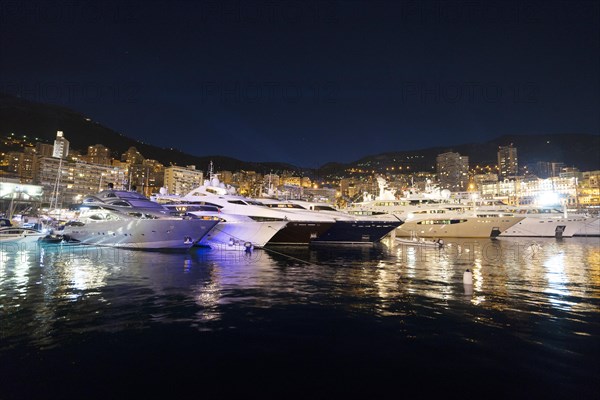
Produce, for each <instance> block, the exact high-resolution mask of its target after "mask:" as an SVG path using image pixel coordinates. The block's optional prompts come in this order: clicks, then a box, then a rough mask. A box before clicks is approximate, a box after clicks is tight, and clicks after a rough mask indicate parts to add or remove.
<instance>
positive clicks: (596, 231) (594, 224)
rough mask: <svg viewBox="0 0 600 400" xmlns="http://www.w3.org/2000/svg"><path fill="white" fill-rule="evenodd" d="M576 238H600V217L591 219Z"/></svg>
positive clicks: (576, 234)
mask: <svg viewBox="0 0 600 400" xmlns="http://www.w3.org/2000/svg"><path fill="white" fill-rule="evenodd" d="M574 236H600V217H590V218H588V219H587V220H586V222H585V224H584V225H583V227H581V229H580V230H579V231H577V232H576V233H575V235H574Z"/></svg>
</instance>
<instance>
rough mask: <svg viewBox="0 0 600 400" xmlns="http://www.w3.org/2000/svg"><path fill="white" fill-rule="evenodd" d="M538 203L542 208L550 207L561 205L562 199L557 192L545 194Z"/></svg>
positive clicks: (540, 196)
mask: <svg viewBox="0 0 600 400" xmlns="http://www.w3.org/2000/svg"><path fill="white" fill-rule="evenodd" d="M537 202H538V204H539V205H541V206H549V205H553V204H559V203H560V198H559V196H558V193H556V192H544V193H541V194H540V195H539V196H538V198H537Z"/></svg>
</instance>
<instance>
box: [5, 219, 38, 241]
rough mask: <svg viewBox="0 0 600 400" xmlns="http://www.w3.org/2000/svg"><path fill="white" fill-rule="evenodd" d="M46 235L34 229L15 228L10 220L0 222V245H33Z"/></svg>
mask: <svg viewBox="0 0 600 400" xmlns="http://www.w3.org/2000/svg"><path fill="white" fill-rule="evenodd" d="M45 236H46V234H45V233H43V232H40V231H38V230H36V229H33V228H24V227H21V226H14V225H12V224H11V222H10V220H8V219H5V218H2V219H1V220H0V244H1V243H32V242H37V241H38V240H39V239H41V238H43V237H45Z"/></svg>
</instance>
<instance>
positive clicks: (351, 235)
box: [259, 198, 402, 244]
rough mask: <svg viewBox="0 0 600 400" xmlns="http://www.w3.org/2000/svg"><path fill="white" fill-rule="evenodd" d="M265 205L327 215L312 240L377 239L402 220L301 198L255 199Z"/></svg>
mask: <svg viewBox="0 0 600 400" xmlns="http://www.w3.org/2000/svg"><path fill="white" fill-rule="evenodd" d="M259 200H260V201H261V202H262V203H263V204H265V205H266V206H267V207H271V208H274V209H277V210H284V211H287V212H290V213H306V212H311V213H315V214H319V215H322V216H327V217H331V218H333V219H334V220H335V224H334V225H333V226H332V227H331V228H330V229H329V230H328V231H327V232H325V233H324V234H323V235H321V236H319V237H317V238H315V239H314V240H312V241H311V243H312V244H328V243H329V244H333V243H337V244H372V243H376V242H379V241H380V240H381V239H383V238H384V237H385V236H387V235H388V234H389V233H390V232H392V231H394V229H396V228H397V227H398V226H400V225H401V224H402V221H401V220H400V219H399V218H396V217H394V216H392V215H382V216H353V215H350V214H347V213H344V212H341V211H339V210H337V209H335V208H334V207H332V206H331V205H329V204H325V203H317V202H308V201H303V200H277V199H270V198H260V199H259Z"/></svg>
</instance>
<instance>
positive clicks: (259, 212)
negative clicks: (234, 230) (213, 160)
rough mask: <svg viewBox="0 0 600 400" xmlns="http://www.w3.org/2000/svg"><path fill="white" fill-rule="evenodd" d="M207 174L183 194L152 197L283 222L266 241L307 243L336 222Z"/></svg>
mask: <svg viewBox="0 0 600 400" xmlns="http://www.w3.org/2000/svg"><path fill="white" fill-rule="evenodd" d="M210 176H211V179H208V180H206V181H205V182H204V185H201V186H199V187H197V188H195V189H193V190H192V191H190V192H189V193H188V194H186V195H184V196H172V195H167V194H159V195H157V196H155V197H154V199H156V201H158V202H161V203H166V202H186V203H192V204H202V205H212V206H216V207H217V208H218V209H219V211H220V212H221V213H222V214H223V215H230V214H233V215H242V216H246V217H249V218H250V219H252V220H253V221H256V222H269V223H270V222H273V223H275V222H278V223H281V224H283V223H285V226H283V227H282V228H281V229H279V230H277V232H276V233H275V234H274V235H273V236H272V237H271V239H269V241H268V242H267V245H307V244H309V243H310V242H311V241H312V240H314V239H316V238H318V237H320V236H321V235H323V234H324V233H325V232H326V231H327V230H329V229H330V228H331V227H332V226H333V225H334V224H335V219H333V218H332V217H328V216H321V215H315V214H314V213H313V214H308V213H289V212H284V211H282V210H275V209H271V208H269V207H266V206H265V205H264V204H263V203H261V202H259V201H257V200H254V199H250V198H247V197H244V196H239V195H236V194H235V190H234V189H233V188H231V187H227V186H226V185H224V184H223V183H222V182H220V181H219V179H218V178H217V177H216V175H215V174H212V173H211V174H210ZM271 226H273V225H271ZM274 226H279V224H276V225H274Z"/></svg>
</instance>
